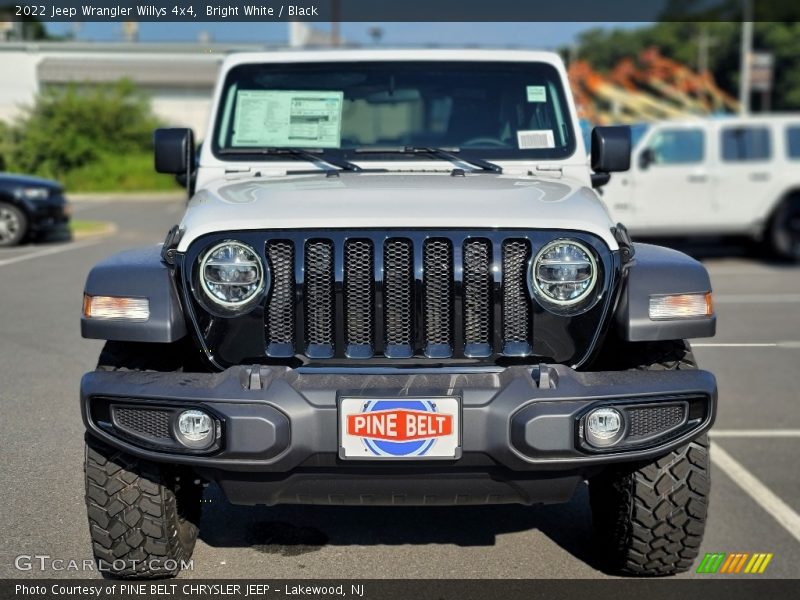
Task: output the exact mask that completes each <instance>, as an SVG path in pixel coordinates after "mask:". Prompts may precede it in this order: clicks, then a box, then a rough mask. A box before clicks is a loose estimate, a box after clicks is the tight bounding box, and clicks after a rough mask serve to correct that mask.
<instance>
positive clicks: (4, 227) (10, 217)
mask: <svg viewBox="0 0 800 600" xmlns="http://www.w3.org/2000/svg"><path fill="white" fill-rule="evenodd" d="M27 232H28V217H26V216H25V213H24V212H22V211H21V210H20V209H18V208H17V207H16V206H14V205H13V204H8V203H7V202H0V248H2V247H7V246H16V245H17V244H19V243H20V242H21V241H22V240H23V239H25V235H26V234H27Z"/></svg>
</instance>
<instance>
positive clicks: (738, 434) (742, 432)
mask: <svg viewBox="0 0 800 600" xmlns="http://www.w3.org/2000/svg"><path fill="white" fill-rule="evenodd" d="M711 436H712V437H716V438H800V429H714V430H712V431H711Z"/></svg>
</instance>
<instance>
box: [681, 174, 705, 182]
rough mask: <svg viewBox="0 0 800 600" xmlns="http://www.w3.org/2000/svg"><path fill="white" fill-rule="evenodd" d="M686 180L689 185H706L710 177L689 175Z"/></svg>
mask: <svg viewBox="0 0 800 600" xmlns="http://www.w3.org/2000/svg"><path fill="white" fill-rule="evenodd" d="M686 179H687V181H688V182H689V183H705V182H706V181H708V175H689V176H688V177H687V178H686Z"/></svg>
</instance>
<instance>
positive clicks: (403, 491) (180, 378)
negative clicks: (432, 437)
mask: <svg viewBox="0 0 800 600" xmlns="http://www.w3.org/2000/svg"><path fill="white" fill-rule="evenodd" d="M342 396H348V397H353V396H359V397H364V398H365V399H368V398H383V397H441V396H458V397H460V398H461V403H462V419H461V421H462V431H461V442H462V454H461V456H460V458H458V459H457V460H449V461H424V460H416V461H408V460H405V461H402V462H394V461H381V462H369V461H350V460H342V459H341V458H340V457H339V431H338V428H339V426H338V422H339V420H338V414H337V406H338V399H339V398H340V397H342ZM716 397H717V391H716V382H715V380H714V377H713V376H712V375H711V374H710V373H708V372H705V371H664V372H652V371H651V372H637V371H624V372H600V373H582V372H576V371H574V370H572V369H569V368H567V367H563V366H560V365H556V366H542V367H540V368H530V367H521V366H520V367H509V368H504V369H492V370H485V369H481V370H474V371H468V372H465V369H463V368H462V369H460V370H448V369H417V370H408V369H405V370H403V369H387V370H382V371H376V370H375V369H365V370H361V371H359V370H357V369H347V370H326V371H324V372H323V371H320V370H319V369H310V368H309V369H305V370H304V369H299V370H292V369H289V368H286V367H255V368H246V367H232V368H230V369H228V370H226V371H224V372H222V373H217V374H205V373H152V372H93V373H88V374H87V375H85V376H84V378H83V381H82V383H81V405H82V412H83V419H84V422H85V424H86V427H87V429H88V431H89V432H90V434H92V435H94V436H96V437H98V438H100V439H102V440H104V441H105V442H107V443H108V444H110V445H112V446H114V447H116V448H119V449H121V450H124V451H126V452H129V453H131V454H134V455H136V456H139V457H142V458H146V459H149V460H153V461H157V462H165V463H173V464H184V465H189V466H191V467H193V468H194V469H195V470H197V471H198V472H199V473H201V474H202V475H204V476H205V477H207V478H209V479H214V480H216V481H218V482H219V483H220V485H221V486H222V488H223V489H224V491H225V493H226V494H227V496H228V497H229V499H230V500H231V501H233V502H236V503H245V504H256V503H258V504H262V503H263V504H277V503H332V504H364V503H371V504H459V503H465V504H475V503H503V502H522V503H527V504H530V503H535V502H559V501H566V500H568V499H569V498H570V497H571V495H572V493H573V491H574V489H575V486H576V485H577V484H578V483H580V481H582V480H583V479H584V478H586V477H587V476H589V475H591V474H593V473H596V472H598V471H599V470H601V469H602V468H604V466H606V465H608V464H612V463H618V462H635V461H641V460H648V459H652V458H654V457H657V456H659V455H663V454H664V453H666V452H668V451H670V450H671V449H674V448H676V447H678V446H680V445H682V444H685V443H686V442H688V441H690V440H692V439H694V438H696V437H697V436H698V435H700V434H701V433H703V432H705V431H706V430H708V429H709V428H710V427H711V425H712V423H713V421H714V416H715V412H716ZM112 405H113V406H126V407H133V408H136V407H139V408H151V409H152V408H156V407H158V408H167V409H174V408H181V409H182V408H187V407H195V408H200V409H204V410H206V411H207V412H209V413H211V414H213V415H214V416H215V417H217V419H218V420H219V423H220V426H221V437H220V439H219V443H218V444H217V445H216V446H215V449H214V450H213V451H210V452H206V453H205V454H203V453H198V452H197V451H188V450H187V451H180V450H177V449H176V448H168V447H165V446H163V445H161V446H159V445H158V444H157V443H154V442H153V441H152V440H148V439H145V438H142V437H137V436H136V435H131V431H130V430H124V428H122V429H121V428H120V427H118V426H117V425H116V424H115V421H114V418H113V417H110V416H109V415H111V410H110V408H109V407H110V406H112ZM608 405H614V406H616V407H617V408H619V409H620V410H623V411H626V410H628V409H630V410H631V411H633V410H638V411H641V410H643V409H644V410H646V409H648V408H655V407H661V406H674V405H680V406H681V407H683V408H682V410H683V411H684V412H683V414H684V417H683V419H682V422H681V423H680V424H679V425H674V424H673V426H672V427H671V428H670V429H668V430H664V431H662V432H661V433H659V434H658V435H651V436H649V437H648V436H644V437H639V438H636V440H638V441H633V442H632V443H631V445H630V446H628V447H622V446H620V447H619V448H613V449H609V450H604V451H603V450H597V449H592V448H591V446H589V445H588V444H587V443H586V442H585V440H584V439H583V436H582V425H581V423H582V420H581V418H582V417H583V416H584V415H585V414H586V413H587V411H589V410H591V409H592V408H595V407H598V406H608ZM625 414H628V413H627V412H626V413H625ZM631 414H633V413H631ZM648 422H649V421H648ZM631 439H632V440H634V438H631Z"/></svg>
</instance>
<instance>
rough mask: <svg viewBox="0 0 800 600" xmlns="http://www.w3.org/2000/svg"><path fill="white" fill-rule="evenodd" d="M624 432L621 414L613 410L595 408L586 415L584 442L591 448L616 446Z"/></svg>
mask: <svg viewBox="0 0 800 600" xmlns="http://www.w3.org/2000/svg"><path fill="white" fill-rule="evenodd" d="M624 430H625V427H624V423H623V421H622V414H621V413H620V412H619V411H618V410H616V409H614V408H597V409H595V410H593V411H592V412H590V413H589V414H588V415H586V426H585V428H584V432H585V436H586V441H587V442H589V443H590V444H591V445H592V446H598V447H605V446H613V445H614V444H616V443H617V442H618V441H619V440H620V438H622V434H623V432H624Z"/></svg>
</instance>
